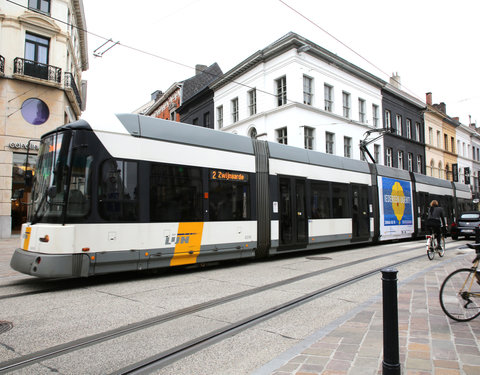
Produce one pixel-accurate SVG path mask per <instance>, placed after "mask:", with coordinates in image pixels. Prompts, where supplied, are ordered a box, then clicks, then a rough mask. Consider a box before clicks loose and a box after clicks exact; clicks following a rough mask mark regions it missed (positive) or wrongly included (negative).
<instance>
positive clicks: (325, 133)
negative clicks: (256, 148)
mask: <svg viewBox="0 0 480 375" xmlns="http://www.w3.org/2000/svg"><path fill="white" fill-rule="evenodd" d="M384 84H385V82H384V81H382V80H380V79H379V78H377V77H375V76H373V75H371V74H370V73H368V72H366V71H364V70H362V69H361V68H359V67H357V66H355V65H353V64H351V63H349V62H348V61H346V60H343V59H342V58H340V57H338V56H337V55H335V54H333V53H331V52H329V51H327V50H325V49H323V48H322V47H320V46H318V45H316V44H315V43H313V42H311V41H309V40H307V39H305V38H303V37H301V36H299V35H297V34H295V33H289V34H287V35H285V36H284V37H282V38H281V39H279V40H277V41H276V42H274V43H273V44H271V45H269V46H267V47H266V48H265V49H263V50H261V51H258V52H257V53H255V54H253V55H251V56H250V57H248V58H247V59H246V60H244V61H243V62H241V63H240V64H238V65H237V66H236V67H234V68H233V69H231V70H230V71H229V72H227V73H225V74H224V75H223V77H222V78H220V79H218V80H217V81H215V82H214V83H213V84H212V85H211V88H212V89H213V91H214V101H215V129H219V130H223V131H227V132H231V133H236V134H240V135H245V136H250V137H261V138H262V139H266V140H269V141H273V142H279V143H284V144H288V145H292V146H296V147H303V148H306V149H312V150H318V151H321V152H326V153H330V154H335V155H339V156H345V157H349V158H354V159H361V158H362V155H361V152H360V148H359V144H360V140H363V139H364V137H365V133H366V132H367V131H368V130H372V129H375V128H382V127H383V124H382V119H381V104H382V99H381V88H382V86H383V85H384ZM382 149H383V142H382V140H381V139H379V140H378V142H377V143H375V144H371V145H370V146H369V151H370V152H371V154H373V155H382V154H383V152H382V151H381V150H382ZM380 162H381V160H380Z"/></svg>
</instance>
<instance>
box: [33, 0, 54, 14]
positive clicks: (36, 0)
mask: <svg viewBox="0 0 480 375" xmlns="http://www.w3.org/2000/svg"><path fill="white" fill-rule="evenodd" d="M28 8H29V9H34V10H39V11H40V12H42V13H48V14H50V0H28Z"/></svg>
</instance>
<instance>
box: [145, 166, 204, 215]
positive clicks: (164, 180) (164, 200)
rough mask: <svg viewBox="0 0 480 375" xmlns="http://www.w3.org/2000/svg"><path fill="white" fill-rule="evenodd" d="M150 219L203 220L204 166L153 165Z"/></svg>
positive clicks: (151, 171) (151, 172)
mask: <svg viewBox="0 0 480 375" xmlns="http://www.w3.org/2000/svg"><path fill="white" fill-rule="evenodd" d="M150 221H152V222H185V221H187V222H191V221H203V188H202V170H201V169H200V168H198V167H187V166H180V165H168V164H152V165H151V169H150Z"/></svg>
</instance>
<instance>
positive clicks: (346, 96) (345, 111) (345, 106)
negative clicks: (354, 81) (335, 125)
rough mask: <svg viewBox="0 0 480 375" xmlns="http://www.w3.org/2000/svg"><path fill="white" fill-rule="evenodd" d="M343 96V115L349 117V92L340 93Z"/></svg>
mask: <svg viewBox="0 0 480 375" xmlns="http://www.w3.org/2000/svg"><path fill="white" fill-rule="evenodd" d="M342 97H343V117H346V118H350V94H349V93H348V92H345V91H344V92H343V93H342Z"/></svg>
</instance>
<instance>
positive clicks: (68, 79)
mask: <svg viewBox="0 0 480 375" xmlns="http://www.w3.org/2000/svg"><path fill="white" fill-rule="evenodd" d="M65 87H70V88H71V89H72V90H73V93H74V94H75V97H76V98H77V103H78V106H79V107H80V108H82V98H81V96H80V92H79V91H78V88H77V84H76V83H75V78H74V77H73V74H72V73H70V72H65Z"/></svg>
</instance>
